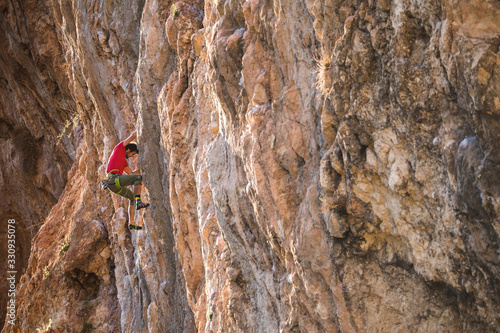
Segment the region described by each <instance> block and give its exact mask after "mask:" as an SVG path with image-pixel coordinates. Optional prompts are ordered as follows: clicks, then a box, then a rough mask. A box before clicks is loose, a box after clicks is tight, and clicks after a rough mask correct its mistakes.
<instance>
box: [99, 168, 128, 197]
mask: <svg viewBox="0 0 500 333" xmlns="http://www.w3.org/2000/svg"><path fill="white" fill-rule="evenodd" d="M109 185H115V186H116V187H117V188H119V189H120V190H119V191H118V192H116V194H120V193H121V192H122V191H123V188H122V187H121V185H120V178H119V175H118V174H116V173H112V172H110V173H108V175H107V177H106V179H104V180H103V181H102V182H101V186H102V189H103V190H105V189H107V188H108V187H109Z"/></svg>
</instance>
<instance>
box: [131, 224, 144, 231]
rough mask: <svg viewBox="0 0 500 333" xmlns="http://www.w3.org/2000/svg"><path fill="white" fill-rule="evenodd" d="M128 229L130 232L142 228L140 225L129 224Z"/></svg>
mask: <svg viewBox="0 0 500 333" xmlns="http://www.w3.org/2000/svg"><path fill="white" fill-rule="evenodd" d="M128 228H129V229H130V230H141V229H142V227H141V226H140V225H137V224H129V225H128Z"/></svg>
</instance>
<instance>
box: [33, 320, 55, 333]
mask: <svg viewBox="0 0 500 333" xmlns="http://www.w3.org/2000/svg"><path fill="white" fill-rule="evenodd" d="M51 328H52V319H49V323H48V324H47V325H45V324H42V327H41V328H37V329H36V332H37V333H44V332H48V331H49V329H51Z"/></svg>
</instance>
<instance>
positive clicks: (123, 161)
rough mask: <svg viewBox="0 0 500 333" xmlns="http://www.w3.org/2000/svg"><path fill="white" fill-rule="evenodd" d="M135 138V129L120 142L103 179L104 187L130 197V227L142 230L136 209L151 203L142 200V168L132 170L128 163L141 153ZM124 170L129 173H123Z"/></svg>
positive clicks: (110, 158)
mask: <svg viewBox="0 0 500 333" xmlns="http://www.w3.org/2000/svg"><path fill="white" fill-rule="evenodd" d="M135 138H137V131H134V132H133V133H132V134H130V136H129V137H128V138H127V139H126V140H125V141H122V142H120V143H119V144H118V145H116V147H115V149H113V153H112V154H111V156H110V157H109V160H108V166H107V168H106V173H107V174H108V176H107V178H106V180H104V181H102V187H103V188H104V189H106V188H107V189H109V190H110V191H111V192H113V193H116V194H118V195H121V196H122V197H125V198H127V199H129V201H130V205H129V208H128V217H129V226H128V227H129V228H130V229H133V230H141V229H142V227H141V226H139V225H136V224H135V210H136V209H137V210H139V209H142V208H146V207H148V206H149V203H147V204H145V203H144V202H142V201H141V185H142V176H141V175H140V170H139V169H136V170H134V171H132V170H131V169H130V167H129V166H128V163H127V158H129V157H133V156H135V155H137V154H139V150H138V149H137V144H135V143H133V142H132V140H134V139H135ZM123 171H125V172H126V173H127V175H122V174H123ZM130 185H134V192H132V191H131V190H130V189H129V188H128V187H127V186H130Z"/></svg>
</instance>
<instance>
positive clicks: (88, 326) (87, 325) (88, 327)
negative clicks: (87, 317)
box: [80, 321, 94, 333]
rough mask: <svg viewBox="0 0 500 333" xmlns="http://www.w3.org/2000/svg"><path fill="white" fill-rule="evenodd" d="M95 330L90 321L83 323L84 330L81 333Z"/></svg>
mask: <svg viewBox="0 0 500 333" xmlns="http://www.w3.org/2000/svg"><path fill="white" fill-rule="evenodd" d="M93 330H94V325H92V323H89V322H88V321H86V322H84V323H83V326H82V329H81V331H80V333H89V332H92V331H93Z"/></svg>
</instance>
